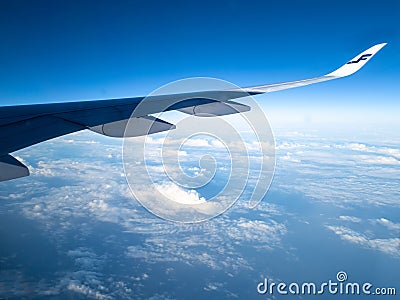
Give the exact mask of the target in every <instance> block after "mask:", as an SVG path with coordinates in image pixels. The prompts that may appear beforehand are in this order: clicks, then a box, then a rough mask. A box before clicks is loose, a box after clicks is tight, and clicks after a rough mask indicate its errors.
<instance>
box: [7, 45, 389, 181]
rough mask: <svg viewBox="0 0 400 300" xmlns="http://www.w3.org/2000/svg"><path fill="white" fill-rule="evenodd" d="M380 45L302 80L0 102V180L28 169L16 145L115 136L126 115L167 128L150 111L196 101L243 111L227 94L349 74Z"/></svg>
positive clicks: (142, 129)
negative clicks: (85, 134) (83, 135)
mask: <svg viewBox="0 0 400 300" xmlns="http://www.w3.org/2000/svg"><path fill="white" fill-rule="evenodd" d="M384 45H385V44H378V45H375V46H373V47H371V48H369V49H368V50H366V51H364V52H362V53H361V54H359V55H357V56H356V57H355V58H353V59H352V60H351V61H349V62H348V63H346V64H345V65H343V66H342V67H340V68H339V69H337V70H335V71H334V72H331V73H329V74H327V75H325V76H321V77H316V78H311V79H305V80H298V81H291V82H285V83H277V84H269V85H259V86H253V87H248V88H243V89H230V90H220V91H201V92H193V93H182V94H172V95H159V96H151V97H146V101H145V102H144V103H143V102H142V100H143V99H144V97H137V98H123V99H110V100H95V101H79V102H67V103H51V104H33V105H19V106H5V107H0V140H1V144H0V181H4V180H9V179H13V178H18V177H23V176H27V175H29V171H28V169H27V168H26V167H25V166H24V165H23V164H22V163H20V162H19V161H18V160H16V159H15V158H14V157H12V156H11V155H10V154H9V153H12V152H14V151H17V150H19V149H22V148H25V147H28V146H31V145H34V144H37V143H40V142H43V141H46V140H49V139H52V138H55V137H59V136H62V135H65V134H69V133H72V132H76V131H80V130H84V129H90V130H93V131H95V132H98V133H101V134H105V135H109V136H117V137H118V136H119V137H121V136H123V134H124V130H123V129H124V126H125V125H126V120H128V119H129V118H130V117H135V118H137V130H136V131H135V132H134V133H132V136H135V135H142V134H148V133H154V132H160V131H164V130H170V129H173V128H174V126H173V125H172V124H169V123H168V122H165V121H163V120H159V119H156V118H154V117H151V116H150V115H151V114H154V113H158V112H161V111H165V110H179V111H182V112H185V113H192V112H193V114H194V112H195V108H196V107H200V108H202V111H206V112H207V113H209V114H214V115H225V114H232V113H240V112H244V111H247V110H249V109H250V108H249V107H247V106H245V105H243V104H240V103H236V102H233V101H231V100H233V99H238V98H242V97H247V96H249V95H258V94H263V93H269V92H275V91H280V90H285V89H290V88H295V87H300V86H305V85H309V84H314V83H318V82H323V81H328V80H332V79H336V78H340V77H344V76H348V75H351V74H353V73H354V72H356V71H358V70H359V69H360V68H361V67H362V66H363V65H364V64H365V63H366V62H367V60H369V59H370V58H371V57H372V56H373V55H375V54H376V53H377V52H378V51H379V50H380V49H381V48H382V47H383V46H384ZM139 104H140V106H139ZM200 110H201V109H200ZM133 112H134V114H132V113H133ZM154 124H156V126H154ZM149 126H150V127H151V126H152V127H151V128H152V129H149V128H150V127H149Z"/></svg>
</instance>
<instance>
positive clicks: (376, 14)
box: [0, 0, 400, 124]
mask: <svg viewBox="0 0 400 300" xmlns="http://www.w3.org/2000/svg"><path fill="white" fill-rule="evenodd" d="M399 25H400V3H399V2H398V1H394V0H393V1H379V2H376V1H370V0H367V1H363V2H362V3H360V2H359V1H334V2H330V3H329V4H327V3H325V2H321V1H310V0H308V1H274V2H271V1H252V2H245V1H201V2H198V1H172V2H170V3H168V4H162V3H160V2H159V1H118V2H111V1H69V2H67V3H63V4H60V3H59V2H54V1H44V0H42V1H35V2H32V1H8V2H6V1H3V2H2V3H1V4H0V36H1V39H2V46H1V47H0V65H1V69H0V104H1V105H13V104H23V103H39V102H60V101H70V100H88V99H103V98H115V97H128V96H142V95H146V94H148V93H150V92H151V91H153V90H154V89H156V88H158V87H160V86H161V85H164V84H166V83H168V82H171V81H174V80H178V79H182V78H186V77H193V76H207V77H216V78H221V79H224V80H227V81H231V82H233V83H234V84H237V85H239V86H249V85H255V84H264V83H274V82H282V81H289V80H296V79H303V78H309V77H314V76H318V75H322V74H325V73H327V72H330V71H332V70H333V69H335V68H336V67H338V66H340V65H342V64H343V63H344V62H346V61H347V60H349V59H350V58H352V57H354V56H355V55H356V54H358V53H360V52H361V51H363V50H365V49H366V48H368V47H370V46H372V45H373V44H376V43H382V42H387V43H388V46H387V47H385V48H384V49H383V50H382V51H381V53H379V54H378V55H377V56H376V57H375V58H374V59H373V60H372V61H371V62H370V63H369V64H368V65H367V66H366V67H365V69H363V70H362V71H361V72H360V73H359V74H356V75H354V76H352V77H351V78H346V79H342V80H338V81H336V82H329V83H322V84H318V85H315V86H312V87H304V88H300V89H294V90H289V91H282V92H278V93H273V94H269V95H264V96H260V97H257V99H258V101H259V102H260V103H261V105H262V106H263V107H264V108H265V110H266V111H267V113H268V112H269V115H268V117H270V118H271V121H272V122H278V121H279V122H281V123H282V122H283V123H285V122H289V123H290V122H293V121H295V122H297V123H304V124H309V123H312V122H321V121H322V122H327V121H329V122H335V121H336V122H337V121H339V122H344V121H345V122H347V123H349V122H350V123H352V122H353V123H360V122H361V123H371V122H372V123H373V122H375V123H380V122H385V123H386V124H393V122H397V118H396V116H397V113H398V112H399V104H398V103H399V101H398V99H397V98H398V94H399V87H398V84H397V82H398V80H399V75H400V74H399V67H398V66H399V60H400V55H399V54H398V53H399V51H398V47H399V39H398V37H399V31H400V29H399V28H400V26H399Z"/></svg>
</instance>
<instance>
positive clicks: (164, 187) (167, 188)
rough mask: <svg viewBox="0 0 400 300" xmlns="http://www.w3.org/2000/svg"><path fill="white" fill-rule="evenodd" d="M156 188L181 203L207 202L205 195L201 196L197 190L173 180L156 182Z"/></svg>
mask: <svg viewBox="0 0 400 300" xmlns="http://www.w3.org/2000/svg"><path fill="white" fill-rule="evenodd" d="M156 188H157V189H158V191H159V192H160V193H162V194H164V195H165V196H166V197H167V198H168V199H170V200H172V201H175V202H177V203H181V204H201V203H206V199H205V198H204V197H200V195H199V193H198V192H197V191H196V190H185V189H183V188H181V187H180V186H178V185H176V184H175V183H172V182H166V183H162V184H156Z"/></svg>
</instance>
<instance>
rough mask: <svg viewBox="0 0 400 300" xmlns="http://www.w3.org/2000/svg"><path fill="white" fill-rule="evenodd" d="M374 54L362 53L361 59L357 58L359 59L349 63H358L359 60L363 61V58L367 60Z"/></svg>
mask: <svg viewBox="0 0 400 300" xmlns="http://www.w3.org/2000/svg"><path fill="white" fill-rule="evenodd" d="M371 55H372V54H364V55H361V56H360V58H359V59H357V60H353V61H349V62H348V63H347V64H348V65H349V64H356V63H358V62H360V61H362V60H366V59H367V58H368V57H370V56H371Z"/></svg>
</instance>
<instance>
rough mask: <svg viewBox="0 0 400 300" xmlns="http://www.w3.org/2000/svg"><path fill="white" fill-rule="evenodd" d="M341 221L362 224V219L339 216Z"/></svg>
mask: <svg viewBox="0 0 400 300" xmlns="http://www.w3.org/2000/svg"><path fill="white" fill-rule="evenodd" d="M339 219H340V220H343V221H349V222H353V223H360V222H361V219H360V218H357V217H352V216H339Z"/></svg>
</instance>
